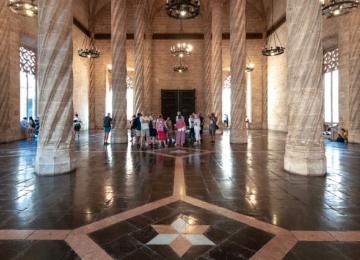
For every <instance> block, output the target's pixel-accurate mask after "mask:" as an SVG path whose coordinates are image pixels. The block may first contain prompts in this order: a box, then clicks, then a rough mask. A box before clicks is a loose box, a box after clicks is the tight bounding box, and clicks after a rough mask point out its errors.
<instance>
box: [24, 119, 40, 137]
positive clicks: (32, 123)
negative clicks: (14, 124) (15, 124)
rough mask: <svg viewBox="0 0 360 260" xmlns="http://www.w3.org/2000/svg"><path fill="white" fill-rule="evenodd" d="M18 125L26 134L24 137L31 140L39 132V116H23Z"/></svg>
mask: <svg viewBox="0 0 360 260" xmlns="http://www.w3.org/2000/svg"><path fill="white" fill-rule="evenodd" d="M20 127H21V129H22V131H23V132H24V134H25V135H26V138H27V139H28V140H31V139H33V138H35V137H37V136H38V134H39V129H40V120H39V118H36V119H34V118H33V117H32V116H30V117H29V118H27V117H23V119H22V120H21V121H20Z"/></svg>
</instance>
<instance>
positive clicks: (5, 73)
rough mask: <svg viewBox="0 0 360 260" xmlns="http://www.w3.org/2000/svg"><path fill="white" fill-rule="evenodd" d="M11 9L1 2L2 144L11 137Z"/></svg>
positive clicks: (0, 85)
mask: <svg viewBox="0 0 360 260" xmlns="http://www.w3.org/2000/svg"><path fill="white" fill-rule="evenodd" d="M8 21H9V8H8V6H7V4H6V1H1V2H0V39H1V41H0V50H2V53H1V55H0V132H1V135H0V143H2V142H6V141H7V138H8V135H9V131H8V130H9V129H10V125H9V108H10V106H9V100H10V98H9V97H10V96H9V95H10V90H9V88H10V29H11V28H10V26H9V25H10V24H9V23H8Z"/></svg>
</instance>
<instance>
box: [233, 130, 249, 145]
mask: <svg viewBox="0 0 360 260" xmlns="http://www.w3.org/2000/svg"><path fill="white" fill-rule="evenodd" d="M230 143H231V144H247V143H248V132H247V129H234V128H231V129H230Z"/></svg>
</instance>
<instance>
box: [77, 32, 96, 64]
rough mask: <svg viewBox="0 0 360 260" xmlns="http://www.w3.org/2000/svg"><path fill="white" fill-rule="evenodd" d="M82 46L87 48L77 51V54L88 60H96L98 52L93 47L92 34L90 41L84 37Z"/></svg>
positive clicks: (93, 39) (93, 38)
mask: <svg viewBox="0 0 360 260" xmlns="http://www.w3.org/2000/svg"><path fill="white" fill-rule="evenodd" d="M83 46H89V47H88V48H87V47H85V48H81V49H78V54H79V56H80V57H82V58H88V59H96V58H99V57H100V54H101V53H100V50H98V49H97V48H96V46H95V37H94V33H92V34H91V37H90V40H89V39H88V38H87V37H85V40H84V44H83Z"/></svg>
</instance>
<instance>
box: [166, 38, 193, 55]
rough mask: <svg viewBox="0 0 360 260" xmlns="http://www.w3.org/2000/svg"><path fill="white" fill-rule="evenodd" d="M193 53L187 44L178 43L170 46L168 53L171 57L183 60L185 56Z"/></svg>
mask: <svg viewBox="0 0 360 260" xmlns="http://www.w3.org/2000/svg"><path fill="white" fill-rule="evenodd" d="M192 51H193V46H192V45H191V44H189V43H185V42H183V43H178V44H176V45H173V46H171V48H170V52H171V54H172V55H173V56H175V57H179V58H184V57H185V56H190V55H191V53H192Z"/></svg>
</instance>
